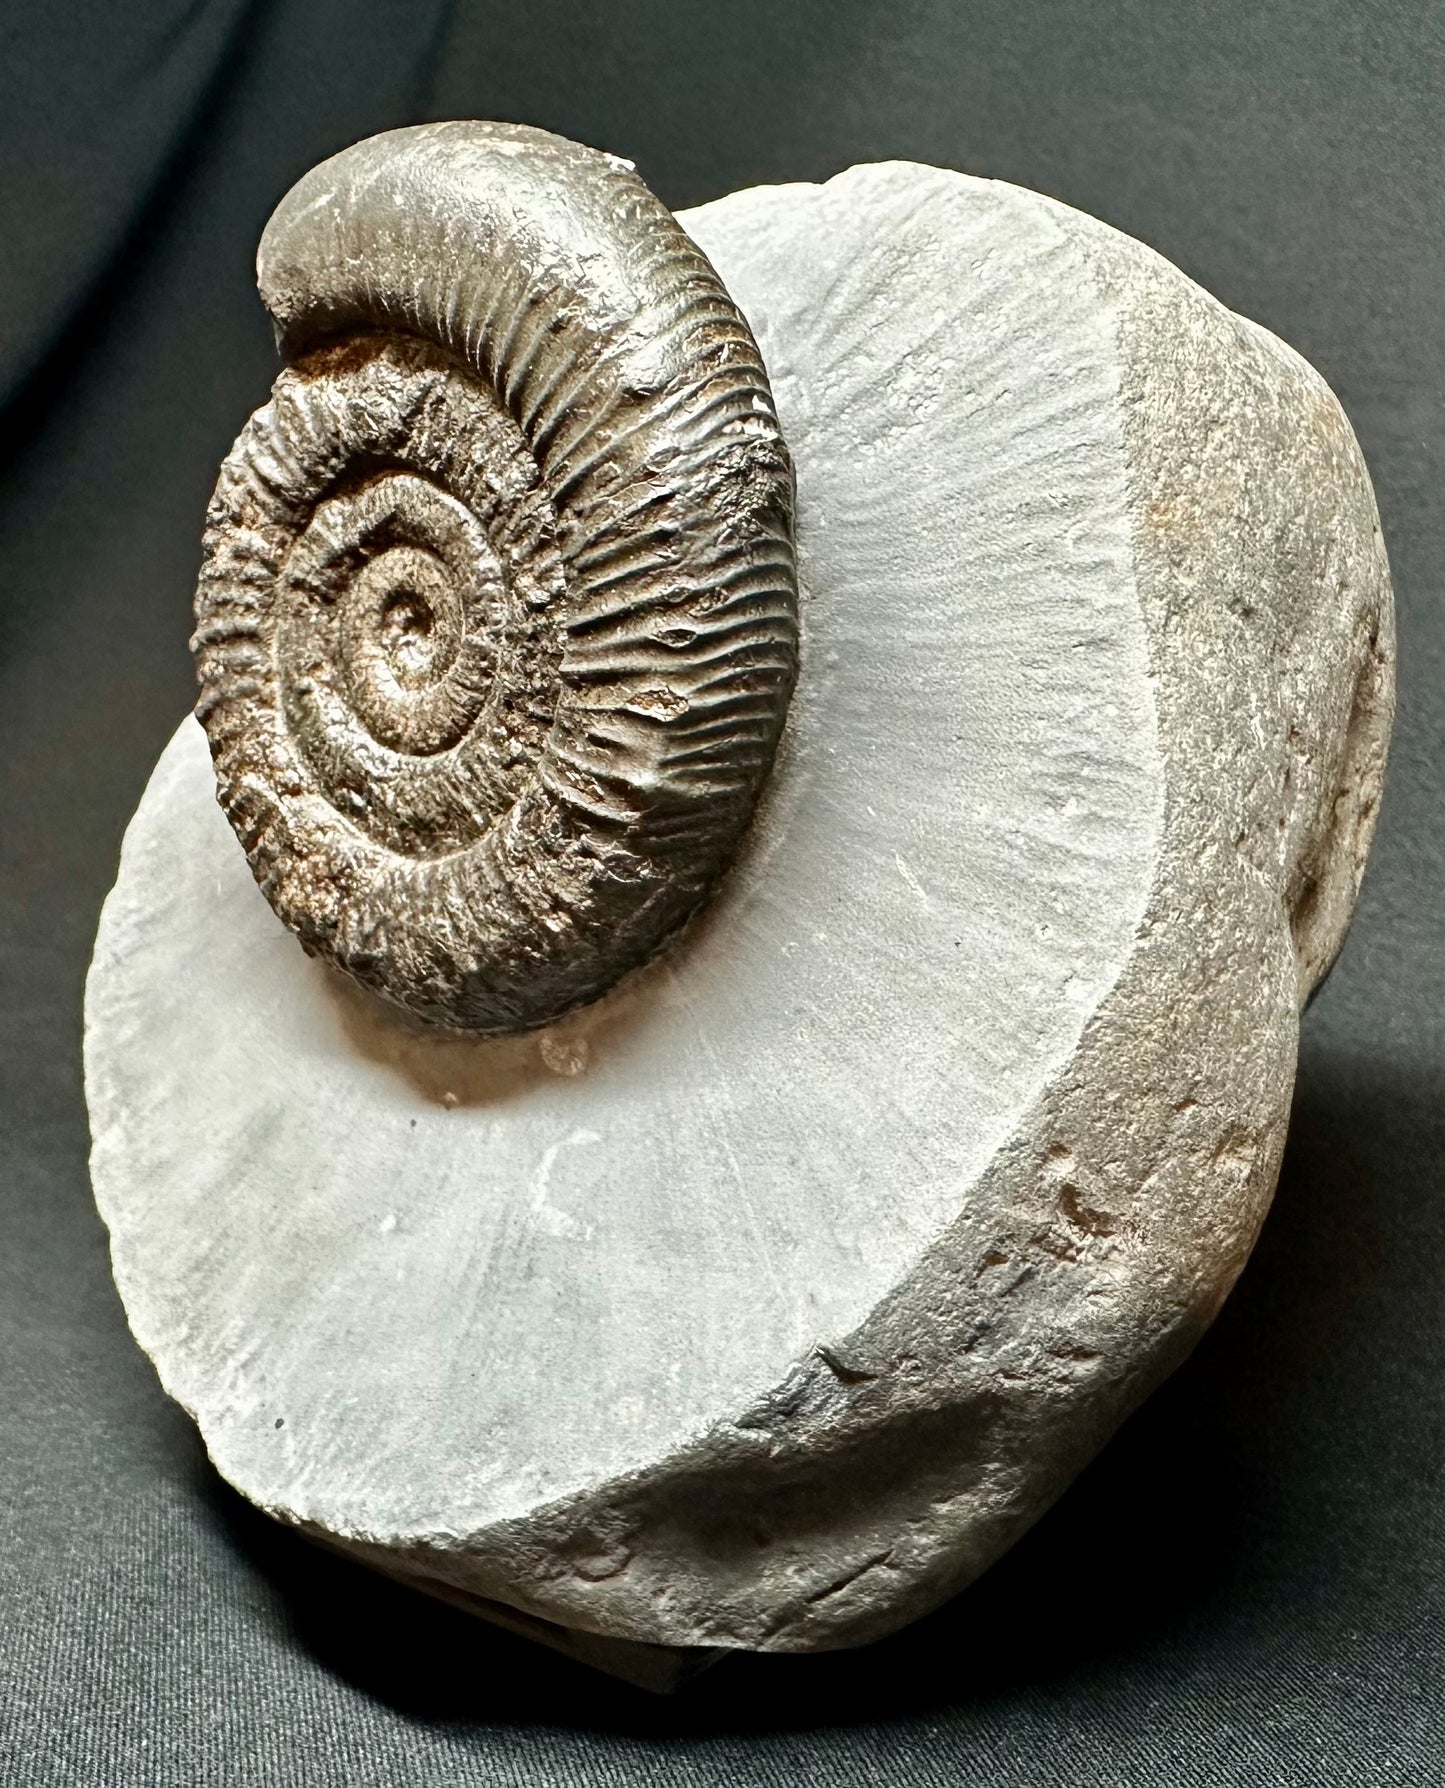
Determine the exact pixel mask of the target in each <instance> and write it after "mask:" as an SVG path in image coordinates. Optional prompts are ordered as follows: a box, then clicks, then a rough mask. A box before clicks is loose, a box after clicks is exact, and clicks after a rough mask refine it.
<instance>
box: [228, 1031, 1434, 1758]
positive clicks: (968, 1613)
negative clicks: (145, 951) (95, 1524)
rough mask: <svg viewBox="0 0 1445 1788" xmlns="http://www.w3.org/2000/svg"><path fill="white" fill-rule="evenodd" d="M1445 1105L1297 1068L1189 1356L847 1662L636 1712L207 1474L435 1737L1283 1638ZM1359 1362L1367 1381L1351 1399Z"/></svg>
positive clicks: (301, 1637) (363, 1662)
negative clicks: (1017, 1534)
mask: <svg viewBox="0 0 1445 1788" xmlns="http://www.w3.org/2000/svg"><path fill="white" fill-rule="evenodd" d="M1437 1109H1438V1101H1437V1099H1436V1097H1435V1089H1433V1088H1432V1087H1431V1086H1430V1085H1429V1084H1427V1081H1426V1077H1425V1076H1424V1075H1423V1074H1422V1075H1421V1076H1419V1077H1418V1078H1415V1077H1410V1076H1408V1075H1406V1076H1398V1075H1397V1076H1391V1075H1389V1074H1387V1073H1385V1072H1384V1071H1383V1070H1379V1069H1374V1068H1372V1067H1371V1066H1370V1065H1366V1064H1362V1063H1360V1062H1359V1061H1340V1060H1330V1059H1316V1060H1314V1061H1309V1060H1306V1062H1305V1063H1304V1064H1303V1065H1302V1077H1301V1084H1300V1088H1299V1092H1298V1095H1297V1097H1296V1102H1295V1110H1294V1115H1293V1121H1292V1125H1291V1131H1290V1142H1289V1147H1288V1150H1287V1152H1286V1156H1285V1163H1284V1170H1283V1173H1282V1175H1281V1180H1280V1185H1279V1190H1278V1193H1277V1195H1276V1200H1275V1206H1274V1209H1273V1211H1272V1213H1271V1215H1270V1217H1269V1219H1268V1221H1267V1223H1266V1225H1265V1229H1264V1233H1263V1236H1262V1238H1261V1240H1260V1243H1259V1245H1258V1247H1257V1249H1256V1251H1255V1255H1254V1257H1253V1259H1252V1260H1251V1262H1250V1264H1249V1266H1248V1267H1247V1268H1246V1271H1245V1273H1244V1275H1243V1277H1242V1278H1241V1281H1240V1283H1239V1286H1238V1288H1237V1290H1236V1292H1235V1294H1234V1295H1233V1296H1232V1297H1231V1298H1230V1300H1229V1301H1228V1303H1227V1304H1226V1306H1225V1309H1224V1311H1223V1313H1222V1314H1221V1316H1220V1318H1219V1320H1218V1321H1217V1323H1216V1324H1215V1326H1214V1328H1213V1329H1212V1331H1211V1332H1210V1334H1209V1335H1208V1336H1207V1337H1206V1338H1205V1340H1204V1342H1203V1343H1202V1344H1201V1346H1200V1347H1199V1348H1198V1349H1197V1350H1196V1352H1195V1354H1194V1355H1193V1357H1192V1358H1191V1359H1190V1360H1189V1361H1188V1362H1187V1363H1186V1365H1185V1366H1184V1367H1183V1368H1182V1369H1181V1370H1180V1371H1179V1372H1178V1373H1176V1374H1175V1376H1174V1377H1173V1379H1172V1380H1171V1381H1170V1382H1169V1383H1168V1384H1167V1385H1166V1386H1165V1387H1164V1388H1163V1389H1162V1390H1161V1391H1160V1392H1158V1393H1157V1394H1156V1395H1155V1396H1154V1397H1153V1398H1152V1399H1151V1400H1150V1401H1149V1402H1148V1403H1147V1404H1146V1405H1145V1406H1144V1408H1143V1409H1142V1410H1141V1411H1139V1413H1138V1414H1137V1415H1135V1416H1134V1417H1133V1418H1132V1419H1131V1420H1130V1421H1129V1422H1128V1423H1127V1424H1126V1425H1125V1427H1124V1428H1123V1429H1122V1430H1121V1432H1120V1433H1119V1435H1118V1436H1117V1437H1116V1438H1115V1439H1114V1441H1113V1442H1112V1443H1111V1444H1110V1445H1109V1446H1108V1447H1107V1449H1106V1450H1105V1452H1104V1453H1103V1454H1102V1455H1101V1456H1100V1458H1099V1459H1098V1460H1096V1461H1095V1462H1094V1464H1093V1465H1091V1466H1090V1467H1089V1469H1088V1470H1087V1471H1085V1472H1084V1473H1083V1475H1082V1476H1081V1477H1080V1478H1079V1479H1078V1480H1077V1482H1076V1483H1075V1484H1074V1485H1073V1486H1072V1487H1071V1489H1070V1490H1069V1491H1068V1493H1067V1494H1066V1495H1065V1496H1064V1497H1063V1498H1062V1499H1061V1500H1060V1502H1059V1503H1058V1504H1057V1505H1056V1506H1055V1508H1054V1509H1053V1510H1052V1511H1051V1512H1050V1513H1049V1514H1048V1515H1047V1516H1045V1517H1044V1519H1043V1520H1042V1521H1040V1522H1039V1523H1038V1525H1037V1526H1036V1527H1035V1528H1034V1529H1033V1530H1032V1531H1031V1532H1030V1533H1029V1534H1028V1535H1026V1536H1025V1538H1024V1539H1023V1540H1022V1541H1020V1542H1019V1544H1018V1545H1016V1546H1015V1547H1014V1548H1013V1550H1012V1551H1011V1552H1010V1553H1009V1554H1008V1555H1007V1556H1006V1557H1005V1558H1004V1559H1002V1560H1001V1561H1000V1562H999V1563H998V1564H997V1565H995V1566H994V1567H993V1569H992V1570H990V1571H989V1572H988V1573H987V1574H986V1575H985V1576H984V1577H983V1578H982V1579H981V1580H980V1581H979V1582H978V1583H977V1584H976V1585H975V1586H973V1587H972V1588H971V1589H969V1590H967V1591H965V1592H964V1593H963V1594H962V1595H961V1596H959V1597H957V1598H956V1599H955V1600H954V1601H952V1602H950V1603H949V1604H947V1605H946V1606H945V1607H943V1608H941V1609H939V1610H938V1611H937V1612H936V1613H934V1614H932V1615H930V1616H928V1617H927V1618H926V1619H924V1620H922V1621H919V1622H917V1623H915V1624H914V1625H913V1626H911V1627H909V1628H908V1629H906V1630H905V1631H904V1632H902V1633H899V1634H897V1635H895V1636H894V1637H892V1638H890V1639H886V1640H883V1641H881V1642H878V1643H876V1644H874V1645H871V1646H868V1647H866V1648H864V1649H862V1650H859V1651H852V1652H832V1653H824V1654H818V1655H814V1656H788V1655H771V1656H759V1655H752V1654H741V1655H739V1656H738V1657H737V1658H735V1659H728V1660H726V1661H724V1662H722V1663H720V1664H718V1665H716V1666H714V1667H713V1668H712V1669H710V1670H708V1671H706V1672H705V1673H704V1674H703V1675H701V1676H700V1677H698V1678H695V1679H694V1680H693V1681H691V1682H689V1683H688V1684H686V1685H685V1686H684V1687H683V1688H682V1689H681V1690H680V1691H679V1692H678V1693H677V1694H675V1695H674V1696H672V1697H666V1698H663V1697H656V1696H651V1695H648V1694H646V1693H645V1692H643V1691H641V1690H637V1689H633V1688H630V1687H628V1686H627V1685H625V1684H621V1683H618V1682H615V1681H613V1680H612V1679H610V1678H607V1677H603V1676H601V1675H599V1674H597V1673H595V1672H593V1671H590V1670H588V1669H586V1668H584V1667H582V1666H580V1665H578V1664H575V1663H573V1662H572V1661H570V1660H568V1659H565V1658H562V1657H560V1656H558V1655H556V1654H554V1653H552V1652H549V1651H547V1650H546V1649H545V1648H543V1647H540V1646H536V1645H533V1644H531V1643H529V1642H528V1641H525V1640H522V1639H518V1638H515V1637H513V1636H511V1635H509V1634H506V1633H503V1632H500V1631H497V1630H496V1629H493V1628H490V1627H488V1626H487V1625H486V1624H485V1623H484V1622H481V1621H479V1620H477V1619H475V1618H474V1617H472V1616H469V1615H466V1614H462V1613H460V1612H457V1611H455V1610H453V1609H451V1608H449V1607H446V1606H444V1605H443V1604H440V1603H437V1602H433V1601H432V1600H431V1599H430V1598H428V1597H425V1596H423V1595H421V1594H419V1593H417V1592H415V1591H412V1590H410V1589H406V1588H403V1587H402V1586H400V1585H398V1584H395V1583H392V1582H390V1581H389V1580H387V1579H385V1578H383V1577H380V1576H378V1575H376V1574H375V1573H373V1572H371V1571H368V1570H366V1569H365V1568H363V1567H361V1566H359V1565H356V1564H353V1563H351V1562H350V1561H347V1560H345V1559H342V1558H340V1557H336V1556H333V1555H331V1554H329V1553H326V1552H323V1551H321V1550H319V1549H318V1548H316V1547H314V1546H312V1545H311V1544H309V1543H308V1542H307V1541H305V1540H303V1539H302V1538H300V1537H299V1536H298V1535H297V1534H295V1533H294V1532H292V1531H290V1530H287V1529H284V1528H282V1527H280V1526H278V1525H276V1524H275V1523H273V1522H271V1521H270V1520H268V1519H267V1518H266V1517H264V1516H262V1515H260V1514H258V1513H257V1512H256V1511H255V1510H253V1509H252V1508H250V1506H249V1505H247V1504H246V1503H245V1502H243V1501H242V1499H241V1498H240V1497H238V1496H236V1495H235V1494H234V1493H233V1492H232V1491H230V1490H229V1489H228V1488H226V1486H224V1485H223V1484H221V1482H220V1480H219V1479H218V1478H216V1477H215V1475H214V1473H209V1472H208V1474H207V1477H208V1484H209V1492H208V1500H209V1501H210V1502H211V1506H212V1508H213V1510H214V1512H215V1514H216V1516H217V1517H218V1519H219V1521H220V1523H221V1525H222V1526H223V1527H224V1529H225V1530H226V1531H227V1533H228V1535H229V1538H230V1539H231V1541H232V1542H233V1543H234V1544H235V1545H236V1546H238V1547H239V1548H240V1550H242V1551H243V1552H244V1553H245V1554H246V1555H247V1557H248V1558H249V1560H250V1562H251V1564H252V1565H253V1566H254V1568H255V1569H257V1570H258V1571H259V1572H261V1573H262V1575H264V1576H265V1577H266V1578H267V1579H268V1580H269V1581H270V1582H271V1584H272V1585H273V1587H274V1588H275V1589H276V1590H277V1592H278V1593H279V1595H280V1597H281V1600H282V1602H283V1604H284V1607H285V1609H286V1613H287V1616H288V1621H287V1625H288V1631H289V1634H290V1636H291V1637H292V1638H293V1639H294V1641H295V1642H296V1643H297V1644H299V1645H300V1646H302V1647H304V1649H305V1650H306V1651H307V1652H308V1653H309V1654H311V1655H312V1656H313V1657H314V1658H315V1659H316V1660H317V1661H318V1662H319V1663H321V1665H322V1666H323V1667H325V1668H327V1669H329V1670H332V1671H334V1672H336V1673H337V1674H338V1675H339V1676H341V1677H342V1678H344V1679H345V1680H347V1681H348V1682H350V1683H351V1684H352V1685H354V1686H355V1687H356V1688H357V1689H358V1690H360V1691H362V1692H363V1693H366V1694H368V1695H371V1696H374V1697H376V1698H377V1699H379V1700H381V1701H382V1702H384V1703H386V1704H388V1705H390V1706H392V1707H393V1708H395V1709H397V1710H398V1711H400V1712H402V1713H404V1714H406V1715H408V1716H410V1717H413V1718H416V1719H419V1720H423V1721H427V1722H446V1723H448V1724H454V1723H465V1724H468V1725H529V1724H530V1725H542V1726H554V1727H569V1728H573V1729H578V1730H588V1729H592V1730H608V1731H613V1732H622V1733H631V1734H634V1735H637V1736H651V1737H657V1738H663V1737H669V1736H671V1737H686V1736H694V1737H695V1736H703V1735H706V1734H717V1733H732V1732H759V1731H768V1730H786V1729H805V1728H809V1727H814V1726H820V1725H826V1726H835V1727H836V1726H846V1725H851V1724H857V1723H868V1722H873V1721H877V1720H880V1719H888V1718H894V1717H906V1716H908V1715H916V1714H921V1713H926V1712H939V1711H942V1710H945V1709H949V1708H961V1707H963V1706H965V1705H967V1704H972V1705H974V1706H981V1705H982V1704H984V1703H985V1702H987V1701H990V1700H1000V1699H1010V1698H1013V1697H1016V1696H1019V1695H1029V1694H1036V1693H1057V1692H1061V1691H1064V1690H1066V1689H1067V1688H1068V1687H1069V1686H1070V1685H1071V1684H1072V1685H1087V1686H1088V1687H1089V1688H1090V1690H1091V1692H1093V1693H1098V1692H1100V1691H1101V1690H1105V1689H1107V1688H1108V1687H1109V1686H1110V1683H1111V1679H1112V1680H1113V1681H1114V1682H1117V1681H1118V1680H1119V1679H1121V1678H1122V1677H1123V1676H1125V1675H1127V1674H1128V1673H1130V1672H1131V1671H1138V1670H1141V1669H1143V1668H1144V1667H1146V1666H1147V1665H1149V1664H1150V1663H1151V1660H1156V1659H1157V1658H1158V1656H1159V1655H1161V1654H1168V1653H1170V1652H1177V1651H1178V1650H1180V1649H1184V1650H1186V1651H1187V1649H1188V1647H1189V1646H1190V1645H1191V1644H1194V1645H1201V1646H1203V1647H1206V1648H1207V1647H1209V1646H1210V1645H1211V1643H1212V1642H1213V1643H1220V1642H1222V1641H1221V1639H1220V1635H1221V1634H1222V1633H1224V1632H1226V1631H1228V1630H1229V1629H1231V1628H1237V1627H1238V1626H1239V1625H1240V1624H1241V1623H1249V1622H1255V1623H1256V1624H1257V1625H1258V1626H1259V1627H1261V1628H1262V1629H1263V1630H1265V1631H1272V1630H1273V1631H1279V1630H1288V1629H1289V1628H1290V1626H1291V1624H1292V1623H1297V1621H1298V1619H1299V1618H1300V1615H1299V1604H1298V1602H1297V1600H1296V1599H1295V1588H1296V1586H1297V1585H1298V1583H1299V1581H1300V1580H1301V1578H1302V1577H1304V1576H1308V1575H1310V1574H1313V1576H1314V1577H1315V1578H1316V1579H1318V1578H1320V1577H1321V1575H1323V1576H1324V1577H1326V1578H1328V1576H1329V1573H1330V1571H1331V1569H1332V1568H1333V1561H1334V1560H1335V1559H1336V1558H1337V1557H1338V1556H1339V1554H1340V1552H1341V1549H1342V1547H1346V1546H1348V1545H1349V1543H1350V1540H1349V1535H1348V1533H1342V1532H1341V1530H1340V1529H1339V1527H1338V1525H1336V1527H1334V1528H1333V1529H1332V1527H1331V1520H1332V1518H1333V1519H1335V1520H1336V1522H1337V1523H1338V1520H1339V1517H1338V1516H1337V1515H1336V1516H1333V1517H1332V1515H1331V1513H1330V1509H1331V1506H1332V1505H1331V1499H1330V1498H1328V1497H1326V1496H1324V1495H1323V1494H1321V1491H1322V1480H1328V1479H1329V1477H1330V1473H1331V1469H1332V1466H1333V1469H1334V1472H1335V1475H1336V1476H1338V1470H1339V1458H1338V1457H1334V1458H1332V1453H1334V1454H1337V1453H1338V1448H1339V1446H1340V1445H1341V1444H1344V1445H1346V1446H1347V1447H1349V1446H1350V1445H1353V1447H1354V1448H1355V1449H1356V1451H1358V1450H1359V1449H1360V1448H1361V1447H1363V1448H1364V1449H1366V1450H1367V1451H1368V1450H1370V1449H1371V1448H1373V1447H1374V1446H1375V1444H1376V1439H1375V1437H1372V1436H1371V1434H1370V1433H1369V1432H1368V1429H1369V1425H1370V1422H1371V1420H1372V1419H1373V1420H1377V1421H1378V1420H1380V1419H1382V1418H1381V1417H1379V1416H1378V1414H1373V1415H1372V1412H1376V1411H1378V1408H1379V1398H1378V1396H1377V1395H1376V1393H1377V1391H1378V1390H1379V1388H1380V1387H1379V1384H1378V1382H1377V1380H1378V1378H1379V1376H1380V1375H1383V1374H1384V1373H1385V1371H1386V1367H1385V1365H1384V1364H1383V1363H1382V1361H1383V1360H1384V1359H1385V1358H1386V1357H1387V1355H1388V1352H1389V1346H1388V1338H1387V1337H1385V1336H1383V1335H1382V1332H1381V1330H1382V1324H1383V1325H1385V1326H1388V1324H1389V1323H1390V1322H1392V1321H1396V1320H1400V1321H1403V1320H1405V1318H1404V1317H1399V1318H1397V1317H1396V1316H1395V1315H1394V1310H1395V1302H1394V1298H1393V1291H1394V1289H1395V1288H1396V1286H1397V1284H1398V1281H1399V1278H1400V1275H1401V1273H1402V1272H1406V1273H1407V1272H1409V1270H1410V1261H1411V1258H1412V1256H1413V1252H1414V1248H1415V1243H1416V1240H1417V1238H1416V1237H1413V1236H1412V1235H1410V1234H1409V1233H1408V1229H1409V1223H1408V1219H1409V1217H1410V1207H1409V1205H1408V1203H1406V1202H1405V1200H1404V1195H1403V1193H1402V1191H1401V1188H1400V1186H1399V1184H1398V1181H1399V1177H1400V1175H1399V1165H1398V1164H1399V1161H1400V1159H1401V1157H1402V1153H1403V1154H1405V1155H1408V1153H1409V1151H1410V1150H1411V1148H1412V1147H1413V1148H1415V1149H1417V1150H1424V1151H1426V1153H1428V1152H1429V1151H1431V1150H1432V1149H1433V1150H1436V1159H1438V1149H1437V1132H1438V1129H1439V1120H1438V1117H1437ZM1357 1143H1358V1144H1359V1145H1360V1146H1355V1145H1356V1144H1357ZM1421 1159H1422V1160H1423V1159H1424V1155H1423V1154H1422V1156H1421ZM1425 1291H1426V1295H1428V1287H1427V1288H1425ZM1341 1343H1343V1345H1341ZM1362 1357H1363V1358H1365V1359H1367V1360H1372V1361H1374V1366H1373V1368H1372V1370H1373V1371H1374V1373H1375V1374H1376V1381H1371V1380H1370V1379H1369V1377H1368V1375H1367V1376H1366V1379H1365V1381H1364V1383H1363V1385H1357V1386H1356V1387H1355V1395H1354V1398H1353V1400H1351V1396H1350V1389H1351V1386H1350V1384H1349V1382H1348V1381H1347V1380H1348V1374H1349V1373H1350V1372H1351V1371H1355V1372H1356V1373H1357V1374H1358V1365H1357V1362H1358V1361H1359V1360H1360V1359H1361V1358H1362ZM1350 1362H1354V1364H1351V1363H1350ZM1342 1373H1344V1374H1345V1378H1344V1379H1342V1377H1341V1374H1342ZM1366 1494H1368V1492H1366Z"/></svg>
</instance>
